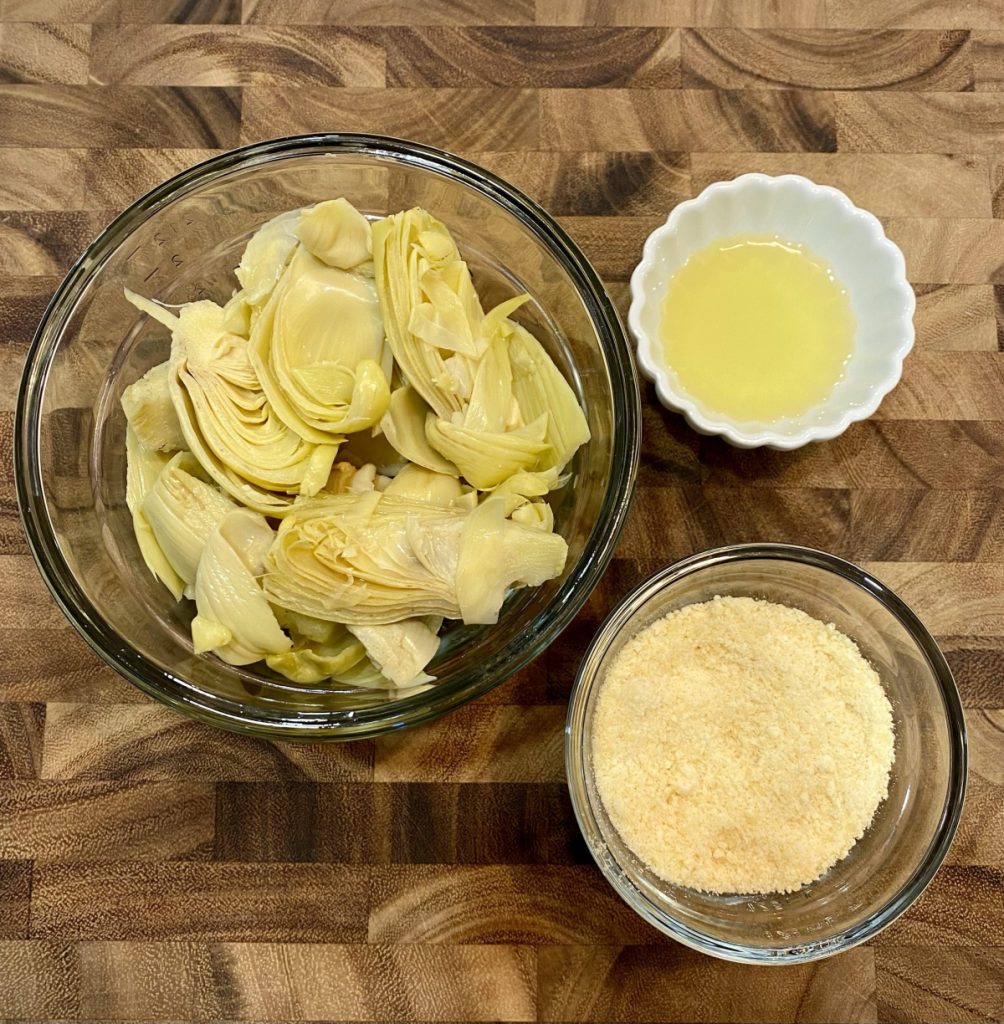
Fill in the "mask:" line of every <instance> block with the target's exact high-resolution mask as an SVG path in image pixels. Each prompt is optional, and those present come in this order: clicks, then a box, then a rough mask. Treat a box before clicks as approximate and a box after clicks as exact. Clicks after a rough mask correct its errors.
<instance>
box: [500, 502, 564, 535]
mask: <svg viewBox="0 0 1004 1024" xmlns="http://www.w3.org/2000/svg"><path fill="white" fill-rule="evenodd" d="M510 518H511V519H512V521H513V522H514V523H519V524H520V525H521V526H529V527H532V528H533V529H535V530H543V531H545V533H553V532H554V512H553V511H552V509H551V506H550V505H548V503H547V502H546V501H525V502H523V503H522V504H521V505H519V506H518V507H517V508H516V509H514V511H513V513H512V516H511V517H510Z"/></svg>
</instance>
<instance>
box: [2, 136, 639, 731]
mask: <svg viewBox="0 0 1004 1024" xmlns="http://www.w3.org/2000/svg"><path fill="white" fill-rule="evenodd" d="M326 155H356V156H367V157H375V158H377V159H378V160H383V161H386V162H388V163H391V164H393V163H396V164H404V165H408V166H415V167H419V168H421V169H424V170H427V171H430V172H432V173H437V174H440V175H442V176H443V177H447V178H449V179H451V180H456V181H459V183H460V184H462V185H463V186H465V187H467V188H469V189H472V190H473V191H475V192H477V193H479V194H480V195H482V196H483V197H485V198H487V199H488V200H490V201H491V202H493V203H495V204H496V205H497V206H499V207H501V208H502V209H503V210H504V211H505V212H506V213H508V214H509V215H511V216H513V217H515V218H516V219H517V220H519V221H520V222H521V223H522V224H523V225H524V227H525V228H526V229H527V230H529V231H530V232H531V233H532V234H533V235H535V236H536V237H537V238H538V239H539V240H540V242H541V243H542V244H543V245H544V246H545V247H546V248H547V250H548V251H549V252H550V253H551V254H552V256H553V257H554V258H555V260H557V261H558V262H559V263H560V265H561V266H562V268H563V270H564V271H565V273H566V274H567V275H568V276H569V279H570V280H571V282H572V284H573V286H574V287H575V289H576V292H577V293H578V295H579V298H580V300H581V301H582V303H583V305H584V307H585V309H586V313H587V315H588V316H589V319H590V321H591V323H592V324H593V326H594V328H595V330H596V333H597V335H598V337H599V341H600V347H601V348H602V350H603V353H604V357H605V360H606V363H607V367H608V372H609V374H610V378H611V389H610V394H611V401H612V403H613V421H614V424H615V434H614V439H613V442H612V448H613V452H612V455H613V457H612V458H611V467H610V473H609V475H608V477H607V478H606V479H605V481H604V486H605V489H606V490H605V499H604V501H603V504H602V507H601V511H600V514H599V516H598V517H597V519H596V521H595V522H594V524H593V526H592V529H591V531H590V533H589V536H588V538H587V540H586V543H585V546H584V549H583V553H582V555H581V557H580V558H579V560H578V562H577V563H576V564H575V565H574V566H573V567H572V571H571V572H570V573H569V576H568V577H567V579H566V580H565V581H564V582H563V583H562V585H561V587H560V589H559V590H558V592H557V593H556V594H555V596H554V599H553V600H552V601H551V603H550V604H549V605H548V606H547V607H546V608H545V609H544V611H542V612H541V613H540V614H539V615H538V616H537V618H536V619H535V620H534V623H533V625H534V627H535V628H534V629H533V630H532V633H531V635H530V636H529V637H527V636H526V632H527V631H524V632H523V633H521V634H519V635H518V636H517V637H515V638H513V640H512V641H511V642H510V643H509V644H507V645H506V646H505V647H504V648H502V649H501V650H500V651H497V652H495V653H494V655H493V656H492V657H491V658H490V659H489V660H488V661H487V662H486V663H484V664H482V665H479V666H477V668H476V669H473V668H472V669H469V670H468V671H466V672H464V673H462V674H461V675H460V678H455V679H454V680H453V681H452V682H451V683H444V684H440V685H437V686H436V687H433V688H432V689H430V690H427V691H425V692H423V693H419V694H415V695H413V696H410V697H405V698H403V699H399V700H397V701H393V702H388V703H386V704H382V705H378V706H374V707H370V708H365V709H344V710H335V709H330V710H323V711H309V712H300V713H295V714H294V713H286V712H281V713H279V712H276V711H275V710H274V709H271V708H263V707H258V708H255V709H253V710H254V713H253V714H250V713H249V709H248V707H247V706H246V705H244V704H242V703H240V702H238V701H235V700H231V699H230V698H225V697H222V696H220V695H218V694H213V693H210V692H209V691H206V690H203V689H201V688H199V687H197V686H195V685H194V684H192V683H190V682H188V681H187V680H185V679H184V678H182V677H181V676H180V675H175V674H173V673H170V672H167V671H162V670H161V669H160V668H157V667H155V666H153V665H152V664H151V663H150V662H149V661H147V659H146V658H145V657H144V656H143V655H142V654H141V653H140V652H139V651H138V650H137V649H136V648H134V647H133V646H132V644H131V643H129V641H128V640H126V638H124V637H122V636H120V635H119V634H118V633H117V632H115V631H114V630H113V629H111V627H110V626H108V625H107V623H105V621H104V619H103V617H102V616H101V614H100V613H99V612H98V610H97V609H96V608H95V607H94V605H93V603H92V602H91V601H90V600H89V599H88V597H87V596H86V594H85V593H84V591H83V589H82V588H81V587H80V586H79V584H78V583H77V581H76V579H75V577H74V574H73V573H72V571H71V570H70V568H69V566H68V565H67V562H66V560H65V558H64V557H63V555H62V552H61V550H60V547H59V543H58V541H57V538H56V534H55V530H54V529H53V525H52V522H51V519H50V517H49V515H48V511H47V508H46V505H45V500H44V496H43V495H44V489H43V486H42V479H41V459H40V456H39V442H40V434H41V432H40V424H39V412H40V407H41V398H42V395H43V393H44V388H45V384H46V381H47V377H48V372H49V369H50V367H51V365H52V362H53V358H54V356H55V353H56V350H57V347H58V342H59V340H60V337H61V335H62V332H63V329H64V328H65V326H66V322H67V320H68V318H69V316H70V313H71V311H72V309H73V308H74V306H75V304H76V303H77V301H78V300H79V299H80V297H81V295H82V294H83V292H84V290H85V289H86V287H87V286H88V285H89V283H90V282H91V280H92V278H93V276H94V275H95V274H96V273H97V272H99V271H100V269H101V267H102V266H103V264H104V262H105V261H106V260H107V259H108V258H109V257H110V255H111V254H112V253H113V252H114V251H115V250H116V249H117V247H118V246H119V245H120V244H121V243H122V242H123V241H124V239H125V238H127V237H128V235H129V234H130V233H131V231H133V230H134V229H135V228H136V227H137V226H139V225H140V224H142V223H143V222H144V221H146V220H148V219H149V218H150V217H151V216H153V215H154V214H155V213H157V212H158V211H159V210H161V209H163V208H165V207H166V206H168V205H169V204H170V203H172V202H174V201H175V200H176V199H178V198H181V197H182V196H184V195H187V194H188V193H190V192H192V191H193V190H195V189H197V188H199V187H201V186H204V185H209V184H212V183H213V182H215V181H218V180H221V179H223V178H224V177H225V176H226V175H228V174H230V173H232V172H233V171H235V170H242V169H246V168H254V167H256V166H259V165H265V164H270V163H273V162H275V161H278V160H282V159H289V158H293V157H304V156H314V157H321V156H326ZM13 447H14V479H15V489H16V494H17V502H18V509H19V512H20V517H21V523H22V527H23V529H24V532H25V535H26V537H27V539H28V546H29V549H30V550H31V553H32V555H33V557H34V560H35V563H36V565H37V567H38V569H39V572H40V574H41V576H42V578H43V580H44V581H45V584H46V586H47V587H48V589H49V591H50V593H51V594H52V596H53V597H54V598H55V600H56V603H57V604H58V605H59V607H60V609H61V610H62V612H63V614H64V615H65V616H66V617H67V618H68V619H69V621H70V622H71V624H72V625H73V626H74V628H75V629H76V630H77V632H78V633H80V635H81V636H82V637H83V638H84V639H85V640H86V641H87V643H88V644H89V645H90V647H91V648H92V649H93V650H94V651H96V652H97V654H98V655H99V656H100V657H101V658H102V659H103V660H104V661H105V662H106V663H108V664H109V665H110V666H111V667H112V668H114V669H115V670H116V671H117V672H118V673H119V674H120V675H122V676H123V677H124V678H126V679H127V680H128V681H129V682H131V683H133V685H135V686H137V687H138V688H139V689H140V690H143V691H144V692H145V693H147V694H149V695H150V696H153V697H155V698H156V699H158V700H160V701H161V702H163V703H165V704H167V705H169V706H171V707H173V708H175V709H177V710H180V711H183V712H185V713H187V714H188V715H189V716H191V717H194V718H196V719H199V720H201V721H204V722H208V723H210V724H213V725H216V726H220V727H222V728H226V729H230V730H233V731H238V732H244V733H249V734H252V735H255V736H259V737H263V738H271V739H283V740H304V741H316V740H319V739H346V740H350V739H360V738H366V737H370V736H375V735H378V734H380V733H383V732H387V731H390V730H393V729H399V728H402V727H405V726H411V725H417V724H419V723H421V722H425V721H428V720H429V719H431V718H434V717H437V716H438V715H440V714H443V713H445V712H446V711H450V710H453V709H454V708H456V707H458V706H460V705H461V704H464V703H466V702H467V701H469V700H472V699H474V698H475V697H478V696H480V695H481V694H483V693H485V692H487V691H488V690H490V689H492V688H493V687H495V686H497V685H499V684H500V683H501V682H503V681H504V680H505V679H506V678H508V677H509V676H511V675H512V674H513V673H515V672H516V671H518V670H519V669H520V668H522V667H523V666H524V665H526V664H527V663H528V662H530V661H531V660H532V659H533V658H535V657H536V656H537V655H538V654H539V653H541V651H543V650H544V648H545V647H546V646H548V644H550V643H551V641H553V640H554V639H555V637H557V636H558V634H559V633H560V632H561V631H562V630H563V629H564V628H565V627H566V626H567V625H568V624H569V623H570V622H571V620H572V618H574V616H575V614H576V613H577V612H578V610H579V609H580V608H581V607H582V605H583V604H584V603H585V601H586V600H587V598H588V597H589V595H590V593H591V592H592V590H593V589H594V587H595V586H596V584H597V583H598V582H599V579H600V577H601V576H602V574H603V572H604V570H605V569H606V566H607V564H608V563H609V561H610V558H611V556H612V554H613V551H614V547H615V546H616V543H617V540H618V538H619V537H620V534H621V531H622V529H623V527H624V523H625V521H626V518H627V512H628V509H629V507H630V503H631V498H632V495H633V491H634V484H635V478H636V475H637V469H638V462H639V458H640V451H641V393H640V388H639V384H638V377H637V372H636V368H635V365H634V360H633V354H632V346H631V344H630V342H629V340H628V337H627V333H626V332H625V330H624V327H623V324H622V323H621V320H620V317H619V316H618V314H617V311H616V309H615V307H614V305H613V302H612V301H611V299H610V297H609V295H608V294H607V292H606V289H605V287H604V285H603V282H602V281H601V279H600V277H599V275H598V274H597V272H596V271H595V269H594V268H593V267H592V265H591V264H590V263H589V261H588V260H587V259H586V257H585V255H584V254H583V253H582V251H581V249H580V248H579V247H578V245H577V244H576V243H575V242H574V241H573V240H572V239H571V238H570V237H569V235H568V234H567V233H566V232H565V230H564V229H563V228H562V227H561V226H560V225H559V224H558V223H557V221H555V220H554V218H553V217H551V215H550V214H548V213H547V212H546V211H545V210H544V209H543V207H542V206H541V205H540V204H539V203H537V202H536V201H535V200H533V199H531V198H530V197H529V196H527V195H525V194H524V193H523V192H522V191H520V190H519V189H517V188H516V187H515V186H513V185H510V184H509V183H508V182H506V181H504V180H503V179H502V178H500V177H498V176H497V175H495V174H493V173H492V172H491V171H488V170H486V169H484V168H482V167H479V166H478V165H476V164H474V163H472V162H470V161H468V160H465V159H463V158H462V157H459V156H455V155H453V154H451V153H447V152H445V151H443V150H440V149H437V148H435V147H432V146H426V145H423V144H421V143H417V142H411V141H409V140H406V139H399V138H395V137H392V136H385V135H376V134H368V133H357V132H320V133H310V134H304V135H291V136H283V137H280V138H275V139H269V140H266V141H263V142H258V143H253V144H251V145H247V146H241V147H238V148H235V149H231V150H228V151H226V152H224V153H221V154H218V155H215V156H213V157H211V158H209V159H208V160H204V161H202V162H200V163H197V164H194V165H192V166H191V167H188V168H186V169H185V170H183V171H181V172H179V173H178V174H175V175H173V176H172V177H170V178H168V179H166V180H165V181H163V182H162V183H160V184H159V185H157V186H156V187H155V188H153V189H152V190H150V191H149V192H147V193H146V194H145V195H143V196H141V197H140V198H138V199H137V200H136V201H134V202H133V203H132V204H130V205H129V206H128V207H127V208H126V209H125V210H123V211H122V212H121V213H120V214H119V215H118V216H117V217H115V219H114V220H112V221H111V222H110V223H109V224H108V225H107V226H106V227H105V228H104V229H103V230H102V231H101V232H100V233H99V234H98V235H97V236H96V237H95V238H94V240H93V241H92V242H91V243H90V244H89V245H88V246H87V248H86V249H85V250H84V251H83V253H82V254H81V255H80V256H79V257H78V258H77V260H76V261H75V262H74V263H73V265H72V266H71V267H70V269H69V271H68V272H67V273H66V276H65V277H64V278H63V280H62V281H61V283H60V284H59V286H58V287H57V289H56V291H55V293H54V294H53V296H52V298H51V299H50V301H49V303H48V305H47V306H46V309H45V312H44V313H43V315H42V318H41V321H40V322H39V325H38V327H37V329H36V331H35V334H34V337H33V339H32V342H31V345H30V347H29V350H28V355H27V357H26V359H25V363H24V368H23V370H22V375H21V383H20V388H19V392H18V399H17V407H16V410H15V417H14V446H13Z"/></svg>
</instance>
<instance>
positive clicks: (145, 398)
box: [122, 361, 185, 452]
mask: <svg viewBox="0 0 1004 1024" xmlns="http://www.w3.org/2000/svg"><path fill="white" fill-rule="evenodd" d="M170 375H171V365H170V363H169V362H166V361H165V362H163V363H158V364H157V365H156V366H154V367H151V368H150V369H149V370H147V371H146V373H144V374H143V376H142V377H140V379H139V380H138V381H136V382H135V383H133V384H130V385H129V387H127V388H126V389H125V391H123V392H122V411H123V412H124V413H125V416H126V420H127V421H128V423H129V426H130V427H132V429H133V430H134V431H135V433H136V438H137V440H138V441H139V442H140V444H143V445H145V446H146V447H147V448H152V449H154V450H155V451H158V452H176V451H180V450H181V449H182V448H184V447H185V439H184V437H183V436H182V433H181V424H180V423H179V422H178V414H177V413H176V412H175V411H174V403H173V402H172V401H171V389H170V387H169V384H168V380H169V378H170Z"/></svg>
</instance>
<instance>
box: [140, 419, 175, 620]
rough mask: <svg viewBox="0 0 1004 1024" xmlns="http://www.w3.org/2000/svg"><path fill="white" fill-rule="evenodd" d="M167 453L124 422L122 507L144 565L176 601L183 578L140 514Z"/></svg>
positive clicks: (168, 458)
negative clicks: (141, 439) (129, 517)
mask: <svg viewBox="0 0 1004 1024" xmlns="http://www.w3.org/2000/svg"><path fill="white" fill-rule="evenodd" d="M170 461H171V456H170V455H166V454H164V453H163V452H158V451H155V450H154V449H152V448H147V447H146V446H145V445H142V444H140V442H139V439H138V438H137V437H136V432H135V431H134V430H133V428H132V427H131V426H130V425H129V424H128V423H127V424H126V507H127V508H128V509H129V511H130V512H131V513H132V525H133V532H134V533H135V534H136V544H137V545H138V547H139V552H140V554H141V555H142V556H143V561H144V563H145V564H146V567H147V568H148V569H149V570H150V572H151V573H153V575H154V578H155V579H158V580H160V581H161V583H163V584H164V586H165V587H167V589H168V590H170V591H171V593H172V594H173V595H174V599H175V600H176V601H180V600H181V598H182V595H183V593H184V590H185V581H184V580H183V579H182V578H181V577H180V576H179V575H178V574H177V573H176V572H175V571H174V568H173V566H172V565H171V563H170V562H169V561H168V559H167V556H166V555H165V554H164V551H163V549H162V548H161V546H160V544H158V543H157V537H156V535H155V534H154V532H153V529H152V528H151V526H150V523H149V521H148V520H147V518H146V516H145V515H144V514H143V500H144V498H145V497H146V495H147V494H148V493H149V491H150V489H151V488H152V487H153V485H154V483H155V482H156V480H157V477H159V476H160V473H161V471H162V470H163V468H164V467H165V466H166V465H167V464H168V462H170Z"/></svg>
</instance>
